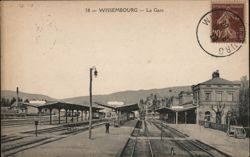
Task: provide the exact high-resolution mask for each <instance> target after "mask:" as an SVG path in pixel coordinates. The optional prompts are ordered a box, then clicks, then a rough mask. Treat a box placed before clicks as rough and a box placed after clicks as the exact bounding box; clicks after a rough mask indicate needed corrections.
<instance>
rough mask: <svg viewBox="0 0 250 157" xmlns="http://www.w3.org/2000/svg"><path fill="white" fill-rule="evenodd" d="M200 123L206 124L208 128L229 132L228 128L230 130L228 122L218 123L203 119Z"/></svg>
mask: <svg viewBox="0 0 250 157" xmlns="http://www.w3.org/2000/svg"><path fill="white" fill-rule="evenodd" d="M199 124H200V125H204V126H206V127H208V128H211V129H215V130H219V131H223V132H227V130H228V125H227V124H218V123H213V122H208V121H202V120H200V121H199Z"/></svg>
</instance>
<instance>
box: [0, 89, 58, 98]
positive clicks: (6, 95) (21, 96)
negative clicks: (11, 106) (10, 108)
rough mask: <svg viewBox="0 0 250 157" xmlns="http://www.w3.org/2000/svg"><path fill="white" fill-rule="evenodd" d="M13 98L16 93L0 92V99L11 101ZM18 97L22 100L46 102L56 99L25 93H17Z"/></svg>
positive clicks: (9, 91)
mask: <svg viewBox="0 0 250 157" xmlns="http://www.w3.org/2000/svg"><path fill="white" fill-rule="evenodd" d="M13 97H16V92H15V91H11V90H1V98H5V99H9V100H11V99H12V98H13ZM19 97H20V98H22V99H23V100H25V99H28V100H32V99H38V100H48V101H54V100H56V99H54V98H51V97H49V96H46V95H42V94H30V93H25V92H19Z"/></svg>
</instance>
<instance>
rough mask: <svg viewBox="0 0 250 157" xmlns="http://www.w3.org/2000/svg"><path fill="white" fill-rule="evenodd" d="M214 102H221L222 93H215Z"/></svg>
mask: <svg viewBox="0 0 250 157" xmlns="http://www.w3.org/2000/svg"><path fill="white" fill-rule="evenodd" d="M216 101H222V93H216Z"/></svg>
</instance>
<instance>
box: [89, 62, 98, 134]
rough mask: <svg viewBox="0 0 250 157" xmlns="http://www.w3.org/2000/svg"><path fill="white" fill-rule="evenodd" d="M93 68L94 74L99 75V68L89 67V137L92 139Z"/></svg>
mask: <svg viewBox="0 0 250 157" xmlns="http://www.w3.org/2000/svg"><path fill="white" fill-rule="evenodd" d="M93 70H94V75H95V77H97V70H96V68H95V67H92V68H90V69H89V139H91V134H92V132H91V131H92V80H93V78H92V75H93Z"/></svg>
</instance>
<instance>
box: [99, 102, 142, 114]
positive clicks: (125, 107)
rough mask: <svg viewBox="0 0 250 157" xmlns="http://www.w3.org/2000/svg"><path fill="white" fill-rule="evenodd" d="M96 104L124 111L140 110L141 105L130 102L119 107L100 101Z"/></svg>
mask: <svg viewBox="0 0 250 157" xmlns="http://www.w3.org/2000/svg"><path fill="white" fill-rule="evenodd" d="M95 104H97V105H100V106H103V107H107V108H110V109H113V110H116V111H122V112H132V111H136V110H139V106H138V104H137V103H135V104H129V105H123V106H117V107H114V106H110V105H107V104H104V103H99V102H95Z"/></svg>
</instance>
